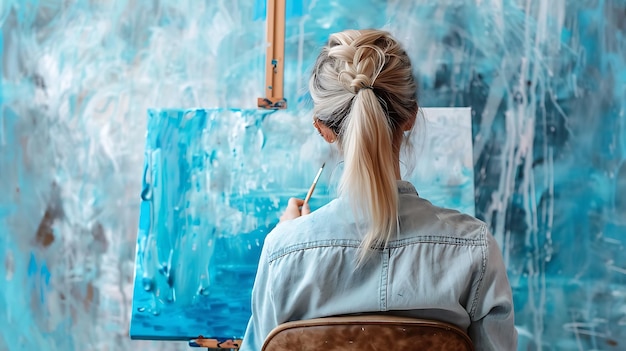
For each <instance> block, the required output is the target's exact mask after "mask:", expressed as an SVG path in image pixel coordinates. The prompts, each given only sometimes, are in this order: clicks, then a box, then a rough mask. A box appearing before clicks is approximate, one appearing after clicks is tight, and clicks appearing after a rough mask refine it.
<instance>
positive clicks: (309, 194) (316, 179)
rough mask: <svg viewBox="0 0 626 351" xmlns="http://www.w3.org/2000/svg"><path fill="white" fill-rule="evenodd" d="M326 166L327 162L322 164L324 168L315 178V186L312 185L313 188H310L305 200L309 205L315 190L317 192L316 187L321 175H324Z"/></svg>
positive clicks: (321, 168)
mask: <svg viewBox="0 0 626 351" xmlns="http://www.w3.org/2000/svg"><path fill="white" fill-rule="evenodd" d="M324 166H326V162H324V163H322V167H320V170H319V171H317V175H316V176H315V179H314V180H313V184H311V187H310V188H309V192H308V193H307V194H306V197H305V198H304V203H305V204H306V203H309V200H310V199H311V196H312V195H313V190H315V186H316V185H317V181H318V180H319V179H320V175H322V171H323V170H324Z"/></svg>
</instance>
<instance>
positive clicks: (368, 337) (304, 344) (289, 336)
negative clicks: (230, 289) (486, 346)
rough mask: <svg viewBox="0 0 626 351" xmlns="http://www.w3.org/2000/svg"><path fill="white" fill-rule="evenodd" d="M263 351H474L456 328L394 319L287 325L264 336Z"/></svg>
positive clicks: (354, 318)
mask: <svg viewBox="0 0 626 351" xmlns="http://www.w3.org/2000/svg"><path fill="white" fill-rule="evenodd" d="M262 350H263V351H314V350H315V351H317V350H325V351H326V350H328V351H333V350H343V351H351V350H354V351H356V350H359V351H368V350H371V351H374V350H385V351H388V350H389V351H391V350H403V351H405V350H423V351H427V350H428V351H444V350H445V351H451V350H455V351H474V346H473V345H472V341H471V339H470V338H469V336H467V334H466V333H465V332H464V331H463V330H461V329H460V328H458V327H456V326H454V325H451V324H448V323H443V322H438V321H432V320H424V319H414V318H405V317H395V316H375V315H366V316H344V317H328V318H317V319H309V320H302V321H294V322H288V323H284V324H281V325H279V326H278V327H276V328H275V329H274V330H272V332H271V333H270V334H269V335H268V336H267V339H266V340H265V343H264V345H263V348H262Z"/></svg>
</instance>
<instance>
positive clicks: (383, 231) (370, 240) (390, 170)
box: [339, 88, 398, 262]
mask: <svg viewBox="0 0 626 351" xmlns="http://www.w3.org/2000/svg"><path fill="white" fill-rule="evenodd" d="M393 132H394V131H393V129H392V128H391V126H390V125H389V122H388V118H387V115H386V113H385V111H384V110H383V107H382V106H381V103H380V101H379V100H378V98H377V97H376V95H375V94H374V91H373V89H369V88H361V89H360V90H359V91H358V92H357V94H356V96H355V98H354V100H353V102H352V108H351V109H350V113H349V115H348V116H347V120H346V125H345V128H344V130H343V137H342V140H341V146H342V149H343V155H344V173H343V177H342V178H341V182H340V185H339V191H340V193H341V194H346V195H347V196H348V198H349V199H350V201H351V203H352V205H353V206H352V207H353V209H354V212H355V214H357V218H359V219H361V218H362V219H365V220H366V222H369V228H368V230H367V232H366V233H365V236H364V238H363V241H362V243H361V252H360V255H359V262H363V261H364V260H366V259H367V258H368V257H369V254H370V253H371V249H372V248H377V247H384V246H385V245H387V242H388V241H389V240H390V239H391V238H392V236H393V235H394V234H395V233H396V232H397V229H398V228H397V227H398V221H397V218H398V189H397V184H396V174H395V168H394V159H393V157H391V155H393Z"/></svg>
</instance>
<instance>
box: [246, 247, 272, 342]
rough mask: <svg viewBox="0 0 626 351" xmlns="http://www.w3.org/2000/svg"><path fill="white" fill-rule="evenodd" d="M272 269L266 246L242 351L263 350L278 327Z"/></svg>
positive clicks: (254, 288)
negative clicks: (269, 335)
mask: <svg viewBox="0 0 626 351" xmlns="http://www.w3.org/2000/svg"><path fill="white" fill-rule="evenodd" d="M270 269H271V267H270V264H269V261H268V255H267V251H266V247H265V246H264V247H263V251H261V258H260V260H259V267H258V270H257V274H256V279H255V281H254V287H253V288H252V316H251V317H250V321H249V322H248V327H247V328H246V332H245V334H244V337H243V342H242V345H241V348H240V350H241V351H259V350H261V347H262V346H263V342H264V341H265V338H266V337H267V335H268V334H269V333H270V332H271V331H272V329H274V328H275V327H276V326H277V325H278V323H277V319H276V309H275V307H274V300H273V298H272V289H271V286H270V284H271V282H270V279H269V277H270V274H271V272H270Z"/></svg>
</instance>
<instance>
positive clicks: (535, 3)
mask: <svg viewBox="0 0 626 351" xmlns="http://www.w3.org/2000/svg"><path fill="white" fill-rule="evenodd" d="M262 5H263V4H262V1H252V0H248V1H243V0H242V1H234V0H206V1H192V0H186V1H184V0H183V1H180V0H160V1H140V0H134V1H133V0H127V1H124V0H117V1H96V0H92V1H88V0H65V1H61V0H21V1H18V0H4V1H0V26H1V31H0V67H1V70H0V350H11V351H14V350H131V349H135V348H138V347H150V348H151V349H153V350H159V349H163V350H165V349H168V350H171V349H184V348H186V346H185V344H184V343H173V344H172V343H168V342H146V341H131V340H130V339H129V323H130V315H131V308H132V305H131V300H132V283H133V274H134V273H133V272H134V259H135V243H136V239H137V227H138V224H139V210H140V207H139V205H138V202H139V199H140V194H141V193H142V174H143V170H144V169H143V161H144V146H145V141H146V140H145V137H146V133H145V132H146V126H147V116H148V112H147V111H148V110H149V109H151V108H156V109H168V108H171V109H190V108H223V109H231V108H237V109H249V108H254V107H255V105H256V99H257V98H258V97H261V96H262V95H263V91H264V86H263V84H264V70H263V62H264V53H265V46H264V31H265V27H264V22H263V21H264V13H263V6H262ZM288 5H289V6H288V9H287V17H288V19H287V35H286V61H285V62H286V65H285V66H286V72H285V74H286V76H285V79H286V81H285V92H286V94H287V96H286V98H287V100H288V103H289V106H290V108H289V110H288V111H287V112H286V113H287V114H289V115H290V116H291V117H292V118H293V119H294V121H295V120H296V119H298V118H300V119H302V118H306V119H308V118H310V117H309V116H308V115H307V113H306V112H307V111H308V109H309V108H310V106H309V102H308V98H307V95H306V81H307V72H308V71H307V70H308V69H309V67H310V66H311V64H312V62H313V60H314V58H315V57H314V55H315V53H316V52H317V50H318V48H319V47H320V46H321V45H322V44H323V43H324V41H325V40H326V38H327V37H328V35H329V34H330V33H333V32H336V31H340V30H343V29H347V28H368V27H376V28H385V29H388V30H389V31H391V32H392V33H393V34H395V36H397V37H398V38H399V39H400V40H401V41H402V42H403V43H405V46H406V48H407V51H408V52H409V54H410V56H411V58H412V59H413V62H414V66H415V74H416V76H417V77H418V80H419V84H420V103H421V105H422V106H424V107H430V106H437V107H471V109H472V117H473V119H472V130H473V145H474V147H473V155H474V160H473V165H474V187H475V208H476V215H477V216H478V217H479V218H481V219H483V220H485V221H486V222H487V223H489V224H490V226H491V228H492V231H493V233H494V234H495V236H496V238H497V239H498V241H499V243H500V244H501V246H502V249H503V253H504V257H505V261H506V264H507V267H508V272H509V278H510V281H511V284H512V286H513V291H514V299H515V309H516V325H517V327H518V330H519V334H520V343H519V344H520V345H519V350H622V349H624V348H626V249H625V248H624V246H625V245H626V162H625V159H626V116H625V113H626V111H625V110H626V1H624V0H552V1H547V0H440V1H426V0H414V1H403V0H388V1H383V0H364V1H357V0H354V1H341V2H339V1H331V0H317V1H316V0H300V1H298V0H294V1H288ZM298 123H299V122H298ZM307 123H308V122H307ZM312 172H313V173H314V172H315V170H313V171H312ZM307 179H308V178H307ZM307 182H308V180H307ZM418 191H419V189H418Z"/></svg>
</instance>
